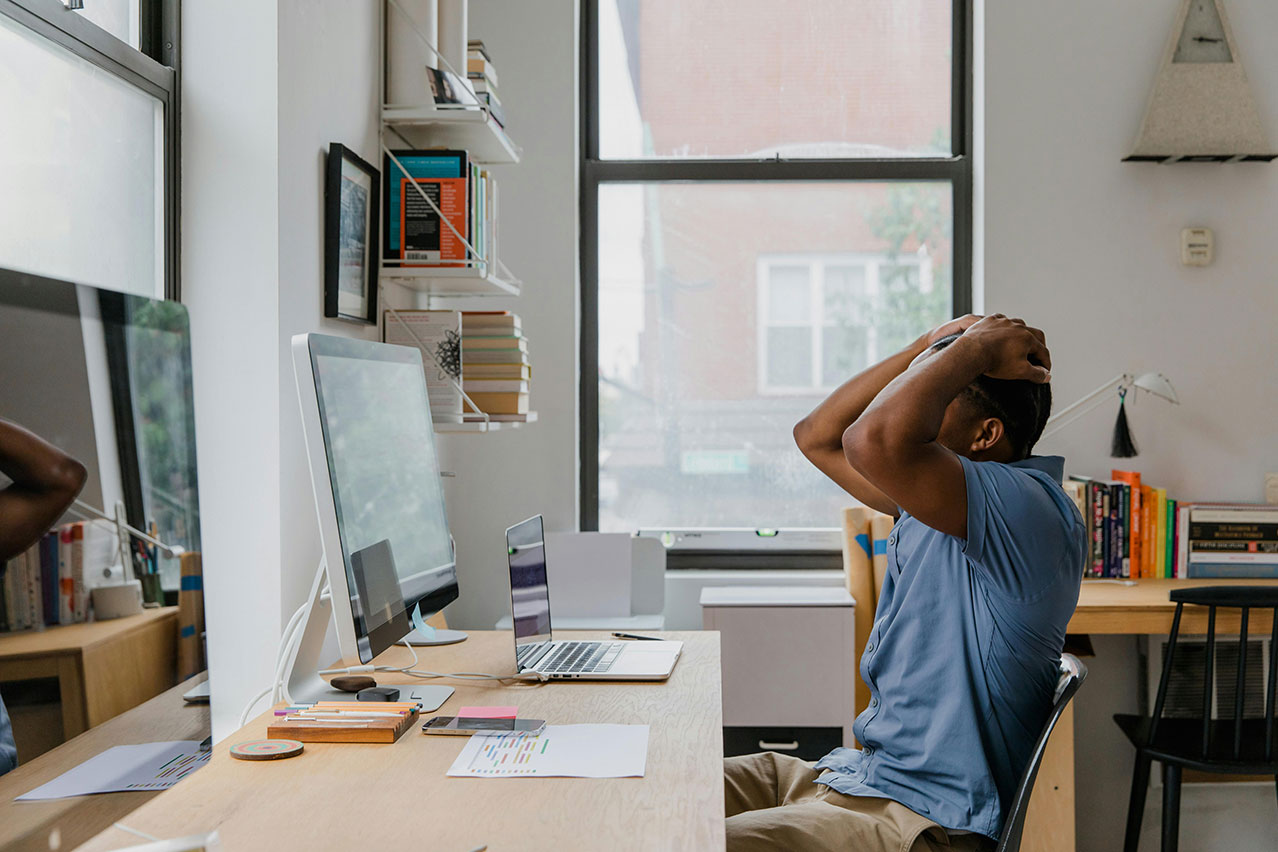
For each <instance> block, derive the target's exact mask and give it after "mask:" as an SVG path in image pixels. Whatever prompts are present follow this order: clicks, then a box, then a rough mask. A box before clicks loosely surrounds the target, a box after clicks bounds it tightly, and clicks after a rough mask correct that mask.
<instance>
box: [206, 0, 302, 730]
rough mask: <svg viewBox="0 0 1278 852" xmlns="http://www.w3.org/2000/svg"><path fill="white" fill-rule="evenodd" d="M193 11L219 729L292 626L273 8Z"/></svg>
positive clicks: (229, 4)
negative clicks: (283, 605) (284, 616)
mask: <svg viewBox="0 0 1278 852" xmlns="http://www.w3.org/2000/svg"><path fill="white" fill-rule="evenodd" d="M182 24H183V26H182V32H183V39H182V63H183V68H182V284H183V301H184V302H185V303H186V305H187V307H188V308H189V310H190V314H191V359H192V371H193V374H194V375H193V383H194V387H195V393H196V400H195V418H196V422H195V428H196V436H197V440H198V442H199V477H200V510H201V511H200V531H201V539H202V542H203V547H204V601H205V607H206V611H207V620H206V624H207V627H208V637H209V642H208V648H209V681H210V689H211V692H212V694H213V696H214V698H213V705H212V709H213V731H214V734H215V735H216V736H218V737H219V738H221V737H222V736H225V735H226V734H227V733H229V732H230V731H232V730H234V729H235V726H236V721H237V720H238V718H239V712H240V708H241V707H242V706H243V704H244V702H245V701H246V700H247V699H248V698H249V696H250V695H252V694H253V693H254V692H256V691H257V690H258V689H260V688H261V686H263V685H265V684H267V683H269V682H270V678H271V671H272V660H273V658H274V653H273V649H274V647H275V643H276V640H277V639H278V636H279V631H280V627H281V625H280V617H279V612H280V589H279V583H278V581H277V579H276V578H277V577H278V576H279V540H280V539H279V524H280V493H279V491H280V489H279V482H280V480H279V452H278V447H279V434H280V432H279V415H280V408H279V386H278V381H277V376H276V370H275V368H274V365H275V363H276V360H277V344H276V336H277V333H278V327H279V301H278V299H277V298H276V278H277V271H278V269H279V247H280V244H279V231H278V226H279V218H278V197H277V188H276V176H277V153H278V148H277V137H276V128H277V125H278V97H277V94H278V89H277V87H276V80H277V76H276V59H277V52H276V9H275V4H274V3H269V2H266V3H264V2H260V0H223V2H219V3H188V4H186V5H185V8H184V15H183V22H182Z"/></svg>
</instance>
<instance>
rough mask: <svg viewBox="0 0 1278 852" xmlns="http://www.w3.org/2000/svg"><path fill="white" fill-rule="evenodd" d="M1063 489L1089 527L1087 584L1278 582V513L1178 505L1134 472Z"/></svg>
mask: <svg viewBox="0 0 1278 852" xmlns="http://www.w3.org/2000/svg"><path fill="white" fill-rule="evenodd" d="M1064 488H1065V492H1066V493H1067V494H1069V496H1070V497H1071V499H1073V500H1074V503H1075V505H1076V506H1078V509H1079V512H1080V513H1081V514H1082V516H1083V520H1084V523H1085V524H1086V527H1087V541H1088V553H1087V558H1086V560H1085V564H1084V570H1083V576H1084V577H1085V578H1089V579H1090V578H1100V579H1137V580H1139V579H1146V578H1153V579H1177V580H1182V579H1183V580H1200V579H1215V578H1230V579H1245V578H1274V579H1278V506H1275V505H1269V504H1263V503H1261V504H1255V503H1213V502H1201V501H1199V502H1189V501H1183V500H1176V499H1173V498H1171V497H1169V496H1168V495H1167V491H1166V489H1164V488H1157V487H1151V486H1150V485H1148V484H1147V483H1144V482H1142V481H1141V475H1140V474H1139V473H1137V472H1135V471H1123V470H1114V471H1111V473H1110V478H1109V479H1107V480H1102V479H1093V478H1092V477H1087V476H1071V477H1070V478H1069V479H1068V480H1067V481H1066V482H1065V483H1064Z"/></svg>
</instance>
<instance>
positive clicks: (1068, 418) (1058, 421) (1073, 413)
mask: <svg viewBox="0 0 1278 852" xmlns="http://www.w3.org/2000/svg"><path fill="white" fill-rule="evenodd" d="M1106 402H1109V400H1108V399H1107V398H1106V397H1103V396H1102V397H1100V398H1097V399H1092V400H1091V401H1090V403H1089V404H1086V405H1084V404H1082V403H1081V402H1076V403H1074V404H1073V405H1071V406H1070V407H1069V408H1068V409H1065V410H1064V411H1062V412H1061V413H1060V414H1058V415H1056V416H1054V417H1052V419H1050V420H1048V421H1047V425H1046V426H1045V427H1044V429H1043V434H1042V435H1040V436H1039V440H1040V441H1041V440H1043V439H1044V438H1050V437H1051V436H1052V435H1055V434H1056V433H1057V432H1059V431H1061V430H1062V429H1064V428H1065V427H1066V426H1069V425H1071V424H1073V423H1074V421H1076V420H1081V419H1082V418H1083V415H1085V414H1087V413H1089V412H1092V411H1095V410H1096V409H1098V408H1100V407H1101V406H1102V405H1104V404H1105V403H1106ZM1080 405H1081V406H1082V407H1080Z"/></svg>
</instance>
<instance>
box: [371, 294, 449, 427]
mask: <svg viewBox="0 0 1278 852" xmlns="http://www.w3.org/2000/svg"><path fill="white" fill-rule="evenodd" d="M382 329H383V332H382V339H383V340H384V341H385V342H386V343H395V344H398V345H400V346H415V347H417V348H418V349H420V350H421V353H422V367H423V368H425V370H426V391H427V394H428V396H429V400H430V416H431V419H432V420H433V421H434V422H436V423H461V422H462V395H461V390H460V389H458V387H457V383H458V382H460V381H461V311H396V312H394V313H392V312H390V311H383V312H382Z"/></svg>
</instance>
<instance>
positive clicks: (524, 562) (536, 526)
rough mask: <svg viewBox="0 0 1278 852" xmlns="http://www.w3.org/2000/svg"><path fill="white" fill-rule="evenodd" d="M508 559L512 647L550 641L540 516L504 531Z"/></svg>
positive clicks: (548, 608) (544, 544)
mask: <svg viewBox="0 0 1278 852" xmlns="http://www.w3.org/2000/svg"><path fill="white" fill-rule="evenodd" d="M506 553H507V556H508V558H509V560H510V610H511V617H512V619H513V620H514V623H515V650H516V652H518V650H519V648H520V646H523V645H534V644H537V643H539V642H547V641H549V640H550V587H549V586H548V585H547V583H546V540H545V535H544V533H543V528H542V522H541V515H534V516H533V517H531V518H529V519H528V520H526V521H523V522H521V523H518V524H515V525H514V526H513V527H511V528H510V529H508V530H506Z"/></svg>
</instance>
